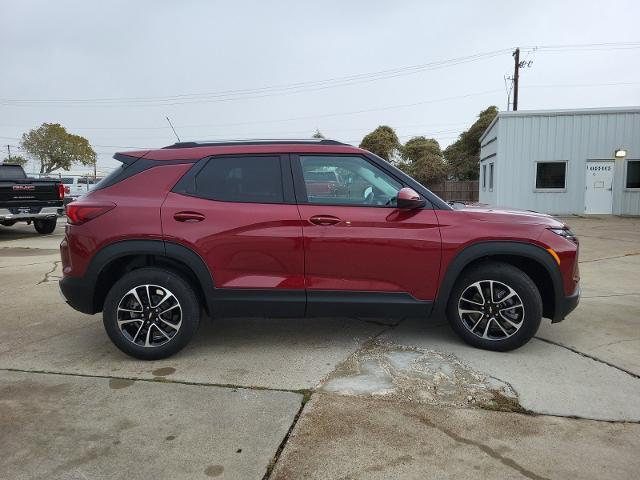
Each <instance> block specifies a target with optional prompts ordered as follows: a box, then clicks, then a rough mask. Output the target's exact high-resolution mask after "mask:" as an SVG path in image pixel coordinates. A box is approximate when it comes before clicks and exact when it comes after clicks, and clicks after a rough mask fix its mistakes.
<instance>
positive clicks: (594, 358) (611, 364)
mask: <svg viewBox="0 0 640 480" xmlns="http://www.w3.org/2000/svg"><path fill="white" fill-rule="evenodd" d="M534 338H537V339H538V340H540V341H542V342H545V343H549V344H551V345H555V346H556V347H561V348H565V349H567V350H569V351H570V352H573V353H577V354H578V355H581V356H583V357H586V358H589V359H591V360H593V361H595V362H598V363H602V364H604V365H606V366H607V367H611V368H615V369H616V370H619V371H621V372H623V373H626V374H627V375H630V376H632V377H633V378H638V379H640V375H638V374H637V373H633V372H632V371H630V370H627V369H626V368H622V367H619V366H617V365H614V364H613V363H609V362H607V361H605V360H601V359H599V358H598V357H594V356H593V355H589V354H588V353H584V352H581V351H580V350H576V349H575V348H572V347H569V346H567V345H563V344H561V343H558V342H554V341H553V340H548V339H546V338H542V337H538V336H536V337H534ZM614 343H618V342H614Z"/></svg>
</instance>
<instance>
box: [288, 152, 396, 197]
mask: <svg viewBox="0 0 640 480" xmlns="http://www.w3.org/2000/svg"><path fill="white" fill-rule="evenodd" d="M300 163H301V166H302V175H303V177H304V183H305V187H306V190H307V199H308V201H309V203H320V204H332V205H377V206H381V205H385V206H395V204H396V197H397V195H398V191H399V190H400V189H401V188H402V184H401V183H400V182H398V181H397V180H395V179H394V178H393V177H391V176H390V175H388V174H386V173H385V172H384V171H382V170H381V169H379V168H378V167H376V166H375V165H373V164H371V163H369V162H368V161H366V160H365V159H364V158H362V157H346V156H335V157H334V156H301V157H300Z"/></svg>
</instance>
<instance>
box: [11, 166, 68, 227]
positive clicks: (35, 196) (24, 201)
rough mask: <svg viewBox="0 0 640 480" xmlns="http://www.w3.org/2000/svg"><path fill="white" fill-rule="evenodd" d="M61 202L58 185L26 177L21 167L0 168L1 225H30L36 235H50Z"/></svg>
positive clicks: (53, 181)
mask: <svg viewBox="0 0 640 480" xmlns="http://www.w3.org/2000/svg"><path fill="white" fill-rule="evenodd" d="M63 201H64V185H62V183H61V182H59V181H56V180H44V179H36V178H29V177H27V174H26V173H25V172H24V169H23V168H22V167H21V166H20V165H10V164H9V165H7V164H3V165H0V225H4V226H5V227H10V226H12V225H14V224H15V223H16V222H27V224H31V223H32V222H33V226H34V227H35V229H36V231H37V232H38V233H40V234H43V235H46V234H49V233H52V232H53V231H54V230H55V228H56V222H57V220H58V214H61V213H62V204H63Z"/></svg>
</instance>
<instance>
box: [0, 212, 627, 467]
mask: <svg viewBox="0 0 640 480" xmlns="http://www.w3.org/2000/svg"><path fill="white" fill-rule="evenodd" d="M568 221H569V223H570V224H571V226H572V227H573V228H574V230H575V231H576V232H577V233H578V235H579V236H580V240H581V264H580V269H581V273H582V278H583V280H582V286H583V299H582V301H581V303H580V305H579V307H578V308H577V309H576V311H575V312H574V313H572V314H571V315H570V316H569V317H568V318H567V319H566V320H565V321H564V322H562V323H560V324H555V325H551V324H550V323H549V322H548V321H544V322H543V325H542V327H541V328H540V331H539V332H538V334H537V336H536V338H535V339H534V340H532V341H531V342H530V343H529V344H527V345H526V346H524V347H523V348H521V349H519V350H517V351H514V352H509V353H493V352H485V351H481V350H476V349H473V348H471V347H468V346H466V345H465V344H463V343H462V342H461V341H460V340H458V339H457V337H455V335H453V333H452V332H451V331H450V330H449V328H448V326H447V325H446V322H444V321H443V320H442V319H436V320H435V321H431V322H427V321H424V320H421V319H405V320H403V321H402V322H394V321H390V320H386V319H378V320H374V321H365V320H362V319H356V318H327V319H313V320H310V319H293V320H280V319H278V320H276V319H233V320H231V319H217V320H216V321H214V322H213V323H211V322H208V321H205V322H203V323H202V325H201V329H200V331H199V332H198V335H197V336H196V338H195V339H194V341H193V342H192V344H190V345H189V346H188V347H187V348H185V349H184V350H183V351H182V352H180V353H179V354H178V355H175V356H173V357H171V358H169V359H166V360H163V361H157V362H142V361H138V360H134V359H131V358H129V357H127V356H125V355H124V354H122V353H120V352H119V351H118V350H117V349H116V348H115V347H113V346H112V344H111V343H110V341H109V340H108V338H107V337H106V334H105V333H104V331H103V328H102V320H101V317H100V316H99V315H96V316H86V315H82V314H80V313H78V312H75V311H74V310H72V309H71V308H69V307H68V306H66V305H65V304H64V303H63V302H62V300H61V299H60V297H59V295H58V290H57V285H56V283H57V279H58V278H59V275H60V265H59V256H58V250H57V247H58V244H59V242H60V240H61V238H62V235H63V227H62V226H60V227H59V228H58V229H57V230H56V232H55V233H54V234H53V235H49V236H40V235H37V234H36V233H35V231H34V230H33V228H32V227H27V226H14V227H11V228H5V227H0V275H1V277H0V278H1V279H2V281H1V282H0V303H1V309H0V329H1V331H2V335H1V336H0V431H1V432H2V433H3V439H4V440H3V441H2V442H0V477H1V478H12V479H22V478H24V479H27V478H29V479H30V478H50V479H54V478H60V479H76V478H77V479H93V478H123V479H124V478H133V479H136V478H140V479H143V478H160V479H161V478H172V479H175V478H189V479H191V478H238V479H252V478H256V479H261V478H263V477H265V474H266V475H267V478H274V479H275V478H277V479H298V478H323V479H324V478H362V479H375V478H381V479H382V478H399V479H405V478H407V479H410V478H416V479H417V478H420V479H422V478H531V479H544V478H559V479H560V478H562V479H564V478H604V477H606V478H634V477H635V475H636V472H637V471H638V469H639V468H640V457H639V456H638V455H637V452H638V451H640V424H639V423H640V402H638V398H640V378H639V377H640V333H639V332H640V328H639V327H640V294H639V291H638V288H637V277H638V272H640V219H631V218H615V217H600V218H589V219H582V218H573V219H569V220H568ZM307 400H309V401H307Z"/></svg>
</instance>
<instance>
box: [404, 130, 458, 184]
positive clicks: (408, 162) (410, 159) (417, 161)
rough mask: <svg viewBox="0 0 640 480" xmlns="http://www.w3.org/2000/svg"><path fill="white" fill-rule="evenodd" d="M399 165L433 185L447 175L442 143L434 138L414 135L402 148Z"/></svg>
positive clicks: (417, 177)
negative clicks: (441, 147)
mask: <svg viewBox="0 0 640 480" xmlns="http://www.w3.org/2000/svg"><path fill="white" fill-rule="evenodd" d="M400 158H401V159H402V161H401V162H400V164H399V167H400V169H401V170H402V171H404V172H405V173H407V174H408V175H411V176H412V177H413V178H415V179H416V180H417V181H419V182H420V183H422V184H423V185H427V186H428V185H433V184H434V183H439V182H441V181H442V180H443V179H444V178H445V177H446V166H445V163H444V158H443V156H442V150H441V149H440V144H439V143H438V141H437V140H435V139H434V138H425V137H413V138H412V139H411V140H409V141H408V142H407V143H405V144H404V145H403V146H402V147H401V149H400Z"/></svg>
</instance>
